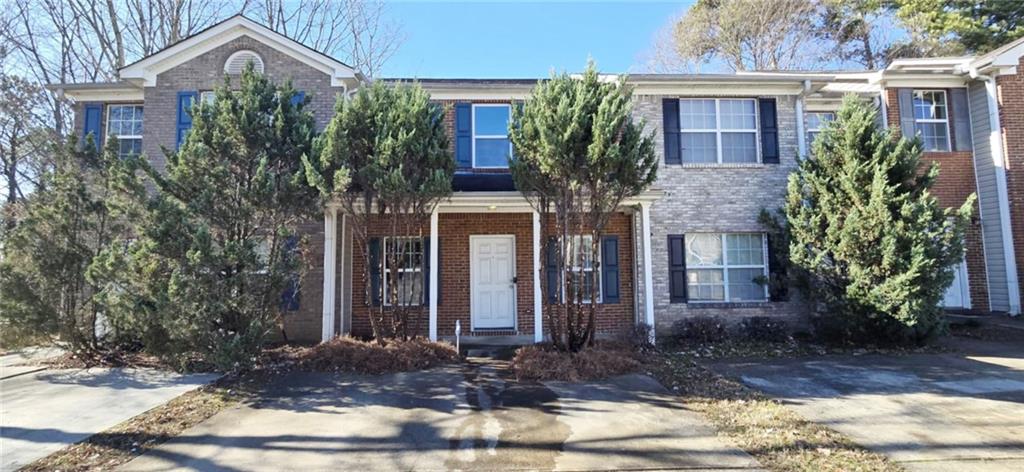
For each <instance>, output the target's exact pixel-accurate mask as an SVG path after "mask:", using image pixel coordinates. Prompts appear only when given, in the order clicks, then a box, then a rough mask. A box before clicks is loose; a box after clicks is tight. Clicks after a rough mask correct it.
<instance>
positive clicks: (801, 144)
mask: <svg viewBox="0 0 1024 472" xmlns="http://www.w3.org/2000/svg"><path fill="white" fill-rule="evenodd" d="M810 90H811V81H810V80H804V87H803V90H801V91H800V93H798V94H797V96H796V149H797V153H798V154H799V155H800V158H801V159H803V158H805V157H807V133H805V132H804V96H805V95H807V92H809V91H810Z"/></svg>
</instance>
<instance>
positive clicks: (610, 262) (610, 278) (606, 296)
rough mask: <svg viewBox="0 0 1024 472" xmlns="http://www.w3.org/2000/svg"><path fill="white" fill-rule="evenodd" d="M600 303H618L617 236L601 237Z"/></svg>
mask: <svg viewBox="0 0 1024 472" xmlns="http://www.w3.org/2000/svg"><path fill="white" fill-rule="evenodd" d="M601 289H602V290H601V291H602V298H601V302H602V303H619V237H618V236H605V237H603V238H601Z"/></svg>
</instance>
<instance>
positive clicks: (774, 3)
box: [648, 0, 823, 72]
mask: <svg viewBox="0 0 1024 472" xmlns="http://www.w3.org/2000/svg"><path fill="white" fill-rule="evenodd" d="M819 16H820V12H819V2H816V1H808V0H715V1H711V0H699V1H698V2H697V3H695V4H694V5H693V6H692V7H690V8H689V9H688V10H687V11H686V13H685V14H683V15H682V16H680V17H678V18H674V19H673V20H672V24H671V30H670V33H663V34H661V35H659V37H656V38H655V48H654V50H655V51H654V53H653V57H652V58H651V61H650V63H651V64H649V66H648V67H651V68H654V69H656V70H659V71H672V72H679V71H684V72H690V71H694V70H697V71H699V70H700V69H702V68H707V67H709V66H710V68H718V67H720V66H723V67H724V68H725V69H728V70H732V71H744V70H778V69H808V68H812V67H816V66H819V65H820V64H821V60H820V59H821V58H822V57H823V55H822V45H821V42H820V41H819V40H818V39H819V38H818V33H819V30H818V28H817V25H818V18H819ZM666 69H667V70H666Z"/></svg>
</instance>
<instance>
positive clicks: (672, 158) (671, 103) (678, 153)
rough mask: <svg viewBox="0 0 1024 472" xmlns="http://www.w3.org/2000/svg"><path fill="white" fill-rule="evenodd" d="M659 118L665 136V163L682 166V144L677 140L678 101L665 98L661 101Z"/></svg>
mask: <svg viewBox="0 0 1024 472" xmlns="http://www.w3.org/2000/svg"><path fill="white" fill-rule="evenodd" d="M661 118H662V123H663V130H662V131H663V132H664V134H665V163H666V164H682V163H683V156H682V143H681V142H680V140H679V100H678V99H675V98H666V99H664V100H662V101H661Z"/></svg>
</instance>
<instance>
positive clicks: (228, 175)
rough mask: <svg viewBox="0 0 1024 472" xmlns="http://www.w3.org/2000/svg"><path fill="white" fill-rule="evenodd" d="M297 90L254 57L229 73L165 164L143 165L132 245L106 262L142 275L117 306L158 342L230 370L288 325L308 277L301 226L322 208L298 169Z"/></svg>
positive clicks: (307, 116)
mask: <svg viewBox="0 0 1024 472" xmlns="http://www.w3.org/2000/svg"><path fill="white" fill-rule="evenodd" d="M295 96H296V91H295V89H294V88H292V86H291V83H290V82H289V83H286V84H284V85H282V86H279V85H276V84H274V83H272V82H270V81H269V80H268V79H267V78H266V77H264V76H262V75H261V74H259V73H257V72H255V71H254V70H253V67H252V64H249V65H248V66H247V67H246V68H245V69H244V70H243V72H242V74H241V78H240V81H239V87H238V89H237V90H232V87H231V83H230V80H229V79H227V78H226V79H225V83H224V85H223V86H222V87H220V88H218V89H217V91H216V100H215V102H214V103H213V104H202V103H196V104H194V105H193V106H192V108H191V114H192V129H191V131H190V132H189V133H188V136H187V138H186V139H185V141H184V143H182V145H181V147H180V149H179V150H178V152H176V153H174V152H166V154H167V168H166V171H165V172H163V173H161V172H159V171H157V170H156V169H154V168H152V167H150V166H148V165H146V166H144V167H145V169H146V172H147V174H148V176H149V177H150V178H151V179H152V181H153V183H154V186H155V193H154V196H153V198H152V199H151V200H150V201H149V204H148V212H147V214H146V216H145V218H143V219H141V220H140V221H139V225H138V226H137V228H136V231H137V234H138V240H137V241H136V242H135V243H134V244H133V245H132V248H131V250H130V254H129V255H128V257H127V258H126V259H124V260H123V261H118V260H117V258H116V257H112V258H111V260H110V261H109V264H108V265H109V266H110V267H120V270H121V271H123V272H126V273H132V274H136V277H135V278H134V279H133V280H132V281H129V283H130V284H131V287H130V288H129V289H127V290H125V293H126V294H128V295H126V296H125V297H123V298H122V299H121V300H120V305H121V306H123V308H124V309H123V310H119V312H120V313H123V314H124V316H125V317H126V318H128V320H126V321H125V323H126V324H127V323H128V322H129V321H133V322H134V325H133V328H134V329H135V330H136V331H137V332H138V333H139V336H140V337H141V338H142V339H144V340H145V341H146V345H147V347H148V348H150V349H151V350H153V351H155V352H157V353H159V354H165V355H168V356H170V357H172V358H175V359H179V360H181V361H182V362H184V361H186V360H189V359H192V358H194V357H195V356H199V357H200V358H202V359H203V360H205V361H207V362H212V363H214V364H215V365H217V366H218V367H220V368H223V369H230V368H234V367H237V366H239V365H244V364H245V363H246V362H248V361H250V360H251V359H252V357H253V356H254V355H255V354H256V353H258V351H259V349H260V348H261V347H262V346H263V345H264V343H265V342H266V341H267V340H268V337H269V336H270V335H271V334H272V333H273V331H274V327H275V325H281V326H283V324H282V323H281V321H280V316H281V313H282V309H283V305H287V304H288V303H287V302H288V301H289V300H283V297H291V296H297V294H295V293H293V291H294V289H295V288H296V285H297V281H296V277H299V276H301V273H300V268H301V265H300V264H299V257H300V254H299V250H298V248H300V247H301V244H300V243H301V242H300V241H298V240H297V239H296V233H295V228H296V226H297V225H298V224H300V223H301V222H303V221H308V220H307V219H308V218H310V217H311V216H312V213H311V212H312V210H313V209H314V208H315V195H314V194H313V192H310V191H309V187H308V186H306V185H305V183H304V180H303V173H302V158H303V156H305V155H307V154H308V153H309V152H311V150H312V143H313V137H314V122H313V115H312V113H311V112H310V110H308V109H306V107H305V103H304V102H293V100H294V99H293V97H295ZM307 100H308V98H307ZM282 330H283V328H282Z"/></svg>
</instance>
